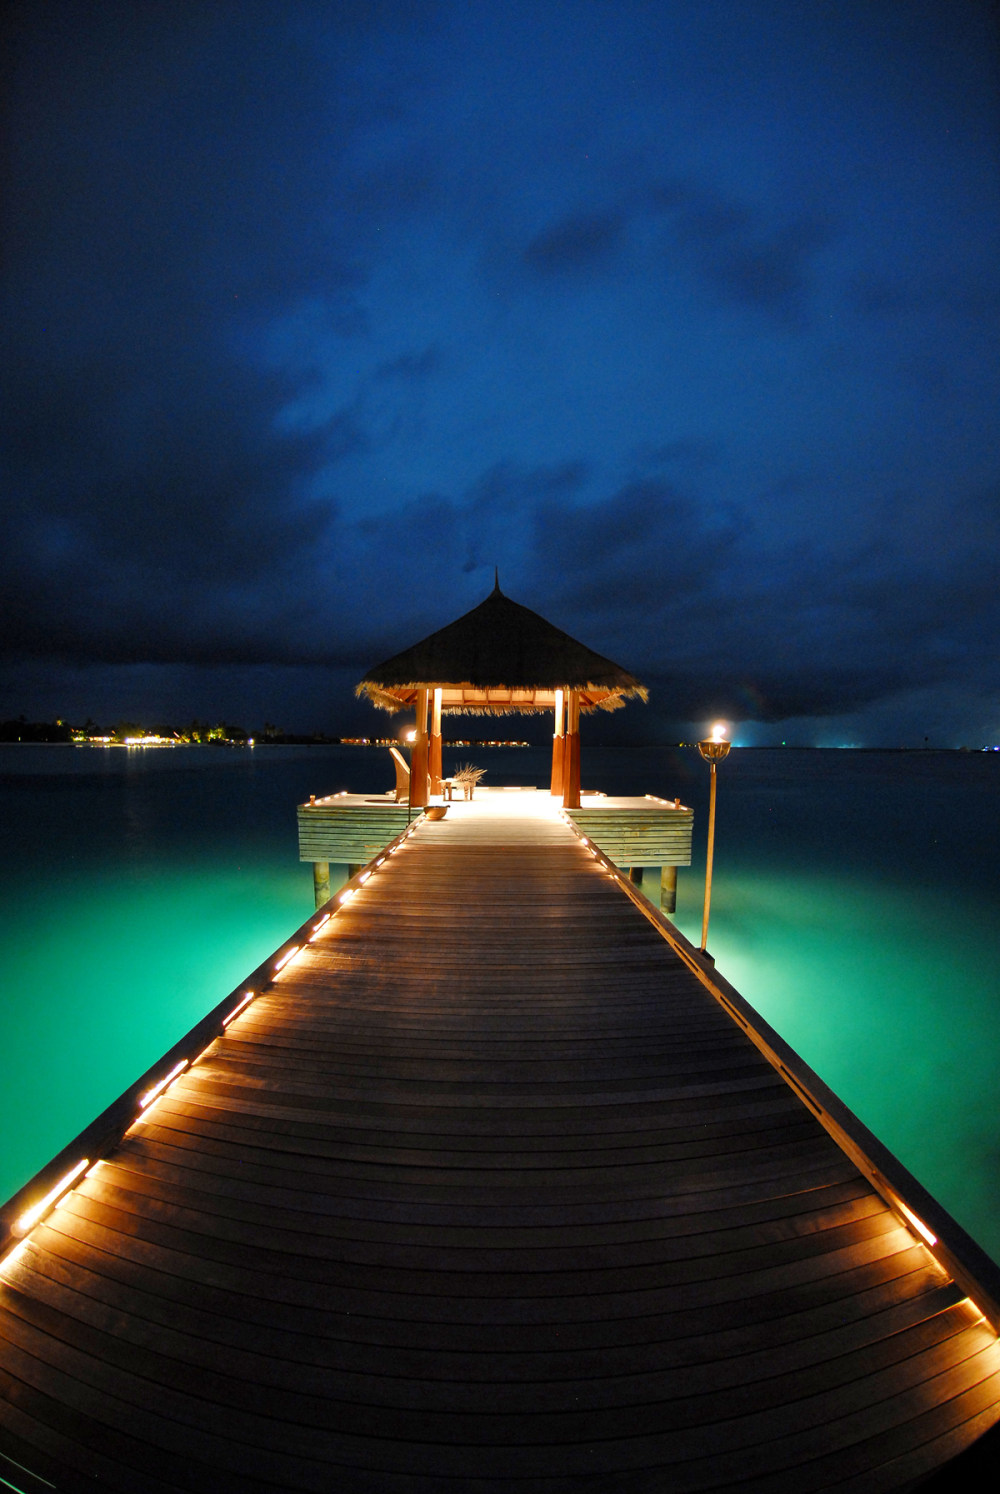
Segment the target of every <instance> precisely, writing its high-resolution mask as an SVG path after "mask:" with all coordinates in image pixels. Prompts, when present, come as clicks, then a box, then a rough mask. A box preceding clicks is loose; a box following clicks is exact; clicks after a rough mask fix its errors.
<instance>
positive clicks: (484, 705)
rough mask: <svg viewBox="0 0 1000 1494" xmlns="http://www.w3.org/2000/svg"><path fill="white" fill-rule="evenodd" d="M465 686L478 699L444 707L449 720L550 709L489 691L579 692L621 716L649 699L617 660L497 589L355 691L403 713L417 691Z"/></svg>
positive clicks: (590, 704)
mask: <svg viewBox="0 0 1000 1494" xmlns="http://www.w3.org/2000/svg"><path fill="white" fill-rule="evenodd" d="M438 685H441V686H445V685H447V686H451V687H459V686H460V687H461V688H462V689H463V690H465V691H466V692H468V693H469V694H478V695H479V696H480V699H479V700H474V699H473V700H470V699H466V700H464V701H463V702H462V704H461V705H448V704H446V705H445V706H444V710H445V712H446V713H447V714H449V715H466V716H473V715H476V716H478V715H484V716H506V715H512V714H518V715H520V714H522V713H533V712H536V711H538V710H545V709H548V707H547V706H539V705H536V704H535V702H534V701H533V700H530V699H529V700H527V701H520V700H519V701H514V700H511V701H491V700H490V699H489V692H490V691H491V690H513V691H517V692H521V691H526V692H531V691H546V692H548V691H552V690H563V689H566V690H578V691H580V692H581V694H582V696H583V698H582V699H581V702H580V705H581V709H582V710H584V711H592V710H595V709H600V710H605V711H615V710H617V709H618V708H619V707H620V706H621V705H623V704H624V703H625V701H626V700H629V699H637V700H646V699H647V698H648V696H647V691H646V688H645V686H644V685H642V684H640V682H639V681H638V680H637V679H636V678H635V676H634V675H632V674H629V672H628V671H627V670H626V669H623V668H622V667H621V665H620V664H615V663H614V662H613V661H612V660H611V659H606V658H604V657H603V655H601V654H596V653H594V651H593V649H589V648H587V647H586V645H585V644H582V643H578V642H577V640H576V639H575V638H571V637H570V636H569V634H568V633H564V632H563V631H562V629H561V628H557V627H555V626H554V625H553V624H552V623H550V622H547V621H546V619H545V618H544V617H540V616H539V615H538V613H537V612H532V611H531V610H530V609H529V608H527V607H522V606H521V605H520V603H519V602H512V601H511V600H510V598H509V597H505V596H504V594H503V592H502V591H501V590H500V587H499V585H497V586H495V587H494V589H493V591H492V592H491V593H490V595H489V596H488V597H487V598H486V600H485V601H484V602H480V604H479V606H478V607H473V609H472V611H471V612H467V613H465V615H464V616H463V617H460V618H457V619H456V620H455V622H452V623H449V624H448V625H447V626H446V627H444V628H439V629H438V631H437V632H436V633H431V634H430V635H429V636H428V637H427V638H424V639H422V640H421V641H420V642H419V643H416V644H414V645H413V647H412V648H408V649H405V650H404V651H403V652H402V653H400V654H396V655H395V656H394V657H393V658H391V659H387V660H386V661H385V662H384V663H383V664H379V665H377V666H376V667H375V668H374V669H370V670H369V671H368V673H367V674H366V675H365V677H364V679H363V680H362V681H361V683H360V685H358V687H357V693H358V694H359V695H365V696H367V697H368V699H369V700H370V701H371V702H372V704H373V705H375V706H378V707H380V708H381V709H382V710H385V711H398V710H400V709H402V708H403V707H405V706H406V705H407V704H409V703H411V702H412V699H413V692H415V691H416V690H418V689H432V688H434V687H436V686H438Z"/></svg>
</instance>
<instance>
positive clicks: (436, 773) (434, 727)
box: [429, 685, 441, 794]
mask: <svg viewBox="0 0 1000 1494" xmlns="http://www.w3.org/2000/svg"><path fill="white" fill-rule="evenodd" d="M429 771H430V777H431V793H432V794H439V793H440V792H441V686H440V685H438V686H437V687H436V688H435V691H434V696H433V701H432V704H431V742H430V759H429Z"/></svg>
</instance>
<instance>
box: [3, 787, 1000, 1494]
mask: <svg viewBox="0 0 1000 1494" xmlns="http://www.w3.org/2000/svg"><path fill="white" fill-rule="evenodd" d="M529 808H530V806H529V805H528V804H527V802H526V801H525V802H523V803H522V804H521V805H520V806H519V805H518V802H517V796H516V795H503V796H501V795H499V794H493V795H487V796H482V797H479V798H477V800H476V801H474V803H473V804H472V805H456V806H454V812H453V813H452V812H450V813H449V815H448V817H447V818H446V819H445V820H443V821H441V822H439V823H436V824H435V823H424V824H421V825H420V827H419V828H418V829H417V830H416V832H415V833H414V834H413V835H412V836H411V838H410V839H409V840H407V841H406V843H405V844H404V845H403V846H401V848H400V849H399V851H398V852H397V853H396V854H395V855H394V856H392V857H391V858H390V859H389V860H388V861H386V863H385V864H384V865H383V866H381V867H380V868H379V869H378V870H377V871H376V872H375V873H374V875H372V876H371V877H370V879H368V880H367V881H366V882H365V884H364V886H362V887H361V888H360V890H359V891H358V892H357V894H356V896H355V897H354V898H353V899H352V900H351V901H350V902H349V903H348V904H347V905H346V906H345V907H344V909H343V911H342V912H340V913H338V914H337V916H336V917H335V918H333V919H331V920H330V922H329V924H328V925H327V926H326V928H325V930H324V933H323V935H322V937H320V938H319V939H317V941H316V942H315V943H314V944H312V945H309V946H308V947H307V949H306V950H305V951H304V952H303V953H302V954H301V955H300V956H299V957H298V958H297V959H296V960H295V961H294V963H292V964H291V965H289V966H288V967H286V969H285V970H284V971H282V973H281V974H280V975H279V976H278V977H277V979H276V981H275V983H274V985H273V987H271V989H269V990H268V991H266V992H264V993H263V994H262V995H261V996H260V997H258V999H257V1000H256V1001H255V1002H254V1003H253V1004H252V1005H250V1006H249V1007H248V1008H247V1009H246V1010H245V1011H244V1012H243V1014H242V1015H241V1016H240V1017H239V1018H237V1019H236V1020H235V1021H234V1022H233V1023H232V1025H231V1026H230V1027H229V1028H228V1029H227V1031H226V1033H225V1035H224V1036H223V1037H222V1038H220V1039H219V1040H218V1041H217V1042H215V1043H214V1044H213V1045H212V1047H210V1048H209V1049H208V1051H207V1053H206V1055H205V1056H204V1057H203V1058H202V1059H201V1061H200V1062H198V1063H197V1064H196V1065H195V1066H194V1067H193V1068H192V1069H191V1070H190V1071H189V1072H188V1073H186V1074H185V1075H183V1076H182V1077H181V1078H180V1079H179V1080H178V1081H177V1082H176V1083H175V1084H174V1085H173V1087H172V1088H171V1089H170V1090H169V1092H168V1093H166V1094H165V1095H164V1096H163V1097H162V1098H161V1099H160V1100H159V1101H158V1102H157V1103H156V1104H155V1105H154V1106H153V1107H151V1109H150V1111H149V1114H148V1118H147V1119H145V1120H144V1121H143V1122H142V1123H141V1124H140V1125H138V1126H136V1127H135V1128H134V1129H133V1131H132V1132H131V1133H130V1135H129V1137H128V1138H127V1140H126V1141H125V1142H124V1144H123V1145H122V1146H121V1147H120V1149H119V1150H118V1152H117V1153H116V1154H115V1155H114V1156H113V1157H112V1158H111V1159H110V1160H108V1161H106V1162H104V1163H102V1164H101V1165H100V1166H99V1167H98V1168H97V1170H96V1171H95V1172H94V1173H93V1174H92V1175H91V1176H90V1177H88V1178H87V1179H86V1180H85V1181H84V1182H83V1183H82V1185H81V1186H80V1187H78V1188H77V1189H76V1191H75V1192H73V1193H72V1194H71V1195H70V1196H69V1198H68V1199H67V1201H66V1202H65V1204H64V1205H63V1206H62V1207H61V1208H59V1209H58V1210H57V1211H56V1212H55V1213H54V1214H52V1215H51V1216H50V1218H49V1220H48V1221H47V1222H46V1223H44V1224H41V1225H39V1226H37V1227H36V1229H35V1231H34V1233H33V1234H32V1235H31V1237H30V1239H29V1241H28V1243H27V1244H26V1245H25V1246H24V1247H22V1248H21V1249H20V1251H19V1252H18V1253H17V1254H16V1255H15V1256H13V1257H11V1258H10V1260H9V1262H8V1264H7V1265H6V1266H5V1267H4V1269H3V1276H4V1279H5V1282H6V1283H7V1284H6V1285H5V1286H4V1287H3V1289H2V1293H0V1453H2V1454H3V1455H4V1456H5V1458H6V1459H7V1461H0V1474H2V1475H3V1476H4V1477H5V1478H6V1479H7V1480H8V1482H9V1483H10V1484H11V1485H12V1486H14V1487H23V1489H24V1490H25V1491H34V1490H44V1489H46V1488H48V1487H51V1486H53V1485H54V1486H56V1487H57V1488H58V1489H59V1490H62V1491H67V1494H76V1491H78V1490H80V1491H82V1490H92V1489H94V1488H95V1487H96V1488H99V1489H108V1490H130V1491H142V1494H167V1491H174V1490H182V1489H183V1490H198V1491H204V1494H264V1491H275V1490H313V1491H324V1494H325V1491H334V1490H335V1491H338V1494H355V1491H359V1494H360V1491H364V1494H403V1491H406V1494H418V1491H419V1494H442V1491H445V1494H448V1491H453V1494H466V1491H475V1494H501V1491H502V1494H511V1491H521V1494H532V1491H539V1494H542V1491H544V1494H580V1491H591V1494H625V1491H630V1494H631V1491H640V1490H641V1491H650V1494H652V1491H655V1494H668V1491H694V1490H708V1489H714V1490H720V1489H728V1490H731V1491H734V1494H735V1491H737V1490H738V1491H740V1494H765V1491H768V1494H770V1491H795V1494H805V1491H809V1490H823V1489H835V1488H836V1489H842V1490H845V1491H846V1490H850V1491H855V1494H861V1491H878V1490H898V1489H903V1488H905V1487H907V1486H908V1485H909V1483H910V1482H911V1481H912V1480H914V1479H916V1478H917V1477H919V1476H920V1475H922V1474H925V1473H926V1472H928V1471H929V1470H931V1469H933V1468H935V1467H937V1466H938V1465H939V1464H941V1463H943V1462H945V1461H946V1460H947V1459H948V1458H949V1457H951V1456H953V1455H955V1454H956V1453H957V1452H959V1451H960V1450H961V1448H962V1447H963V1446H964V1445H965V1444H966V1443H967V1442H968V1441H970V1440H971V1439H972V1438H973V1437H974V1436H975V1435H976V1434H977V1433H979V1432H981V1431H983V1430H984V1429H985V1427H987V1426H988V1425H990V1424H991V1423H992V1422H993V1421H994V1420H996V1419H997V1417H998V1416H1000V1353H998V1349H997V1344H996V1340H995V1337H994V1335H993V1333H992V1331H991V1330H989V1329H988V1328H987V1326H986V1325H985V1323H984V1322H983V1319H982V1318H981V1317H980V1316H979V1314H978V1313H977V1311H976V1310H975V1309H974V1308H973V1307H972V1305H971V1303H970V1302H969V1301H968V1299H967V1298H965V1297H964V1294H963V1292H962V1291H961V1290H960V1289H959V1288H958V1287H956V1286H955V1285H954V1284H953V1283H952V1282H951V1281H950V1280H949V1278H948V1277H947V1275H946V1274H945V1272H944V1271H943V1270H942V1269H941V1268H940V1267H939V1266H938V1265H937V1264H936V1263H935V1262H934V1260H933V1259H932V1258H931V1256H930V1255H929V1253H928V1252H927V1250H926V1249H925V1248H924V1246H923V1245H922V1244H920V1243H919V1242H918V1240H917V1239H916V1237H915V1236H914V1235H913V1234H912V1233H911V1232H910V1231H909V1230H907V1229H905V1228H904V1227H902V1225H901V1224H900V1222H899V1220H898V1219H897V1217H896V1215H895V1214H893V1213H892V1212H890V1210H889V1209H888V1208H887V1207H886V1205H885V1204H884V1203H883V1202H882V1201H881V1199H880V1198H879V1197H878V1196H877V1195H876V1194H875V1193H874V1192H873V1190H872V1188H871V1186H870V1185H869V1184H868V1183H867V1182H866V1181H864V1180H863V1178H862V1177H861V1176H860V1175H859V1173H858V1171H857V1169H856V1168H855V1166H854V1165H853V1164H852V1163H851V1162H849V1161H848V1160H847V1158H846V1157H845V1155H844V1154H843V1153H842V1152H841V1151H840V1150H839V1149H838V1147H837V1146H836V1145H835V1144H834V1142H833V1141H832V1140H831V1139H830V1137H829V1136H828V1135H827V1133H826V1131H824V1130H823V1129H822V1128H821V1126H820V1125H819V1123H818V1122H817V1120H816V1119H815V1117H814V1115H813V1114H812V1113H811V1112H810V1110H809V1109H808V1108H807V1106H806V1105H805V1104H804V1103H803V1102H802V1101H801V1100H800V1099H799V1098H798V1097H797V1096H796V1094H795V1093H794V1092H793V1090H792V1089H791V1088H790V1087H789V1086H788V1085H787V1084H786V1083H785V1082H784V1080H783V1079H782V1077H781V1076H780V1075H779V1074H778V1073H777V1072H776V1070H775V1069H774V1068H773V1067H772V1066H771V1064H769V1063H768V1062H767V1061H766V1060H765V1058H764V1057H762V1056H761V1054H760V1053H759V1052H758V1050H757V1048H756V1047H754V1045H753V1044H752V1043H751V1041H750V1039H749V1038H748V1037H747V1035H746V1034H745V1033H744V1031H743V1030H742V1029H741V1028H740V1027H739V1026H738V1025H737V1023H736V1022H735V1021H734V1020H733V1018H732V1017H731V1016H730V1015H729V1014H727V1012H726V1011H725V1010H724V1009H723V1007H722V1006H721V1005H720V1004H719V1003H718V1002H717V1001H716V1000H715V999H714V998H713V997H712V995H711V994H709V993H708V992H707V991H706V989H705V988H704V986H703V985H702V984H701V983H699V981H698V979H697V977H696V976H695V975H694V974H692V973H691V971H690V970H689V969H688V967H687V965H686V964H685V963H684V962H683V960H682V959H681V958H680V957H679V956H678V955H677V954H676V953H675V952H674V951H673V949H672V948H671V947H670V946H669V944H668V943H667V942H665V940H664V938H663V937H662V935H661V933H660V932H659V930H658V928H657V927H656V925H655V923H653V922H651V921H649V919H648V918H646V917H645V916H644V915H643V913H642V912H641V911H640V909H639V908H637V907H636V906H635V905H634V903H633V901H631V900H630V898H629V897H628V896H627V895H626V892H625V891H624V890H623V889H622V887H621V886H619V885H617V884H616V883H615V882H614V881H613V880H612V878H611V877H610V876H609V874H608V872H607V870H606V869H605V868H604V867H602V865H601V864H600V863H599V862H598V861H597V860H595V859H593V858H592V856H591V855H590V853H589V852H588V850H587V848H586V847H585V846H584V845H582V844H581V843H580V841H579V840H577V838H576V837H575V836H574V835H573V833H572V832H571V831H570V830H569V829H568V828H566V827H565V826H564V825H563V824H562V823H561V822H560V821H559V820H558V819H557V818H556V817H555V816H554V815H553V814H552V813H550V812H549V811H548V809H547V808H546V807H545V806H544V805H543V806H541V808H540V809H539V811H538V812H535V813H529V812H528V810H529ZM16 1464H21V1465H23V1467H24V1468H27V1469H30V1470H33V1475H34V1476H35V1477H34V1478H33V1479H32V1476H30V1475H28V1474H23V1475H22V1474H19V1473H18V1472H17V1471H16V1468H15V1465H16ZM46 1481H47V1482H46ZM0 1487H2V1484H0Z"/></svg>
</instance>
